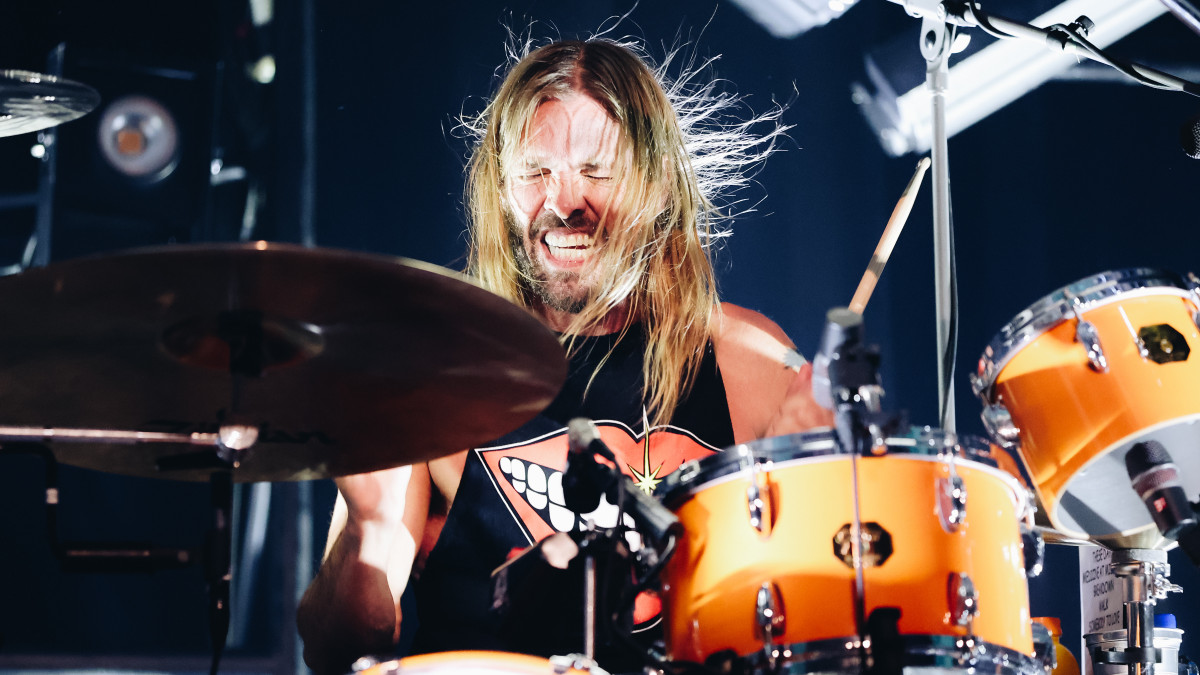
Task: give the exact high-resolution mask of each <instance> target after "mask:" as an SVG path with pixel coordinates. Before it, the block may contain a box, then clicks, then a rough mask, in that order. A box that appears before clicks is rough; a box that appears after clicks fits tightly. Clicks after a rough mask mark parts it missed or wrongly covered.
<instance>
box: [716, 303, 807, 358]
mask: <svg viewBox="0 0 1200 675" xmlns="http://www.w3.org/2000/svg"><path fill="white" fill-rule="evenodd" d="M713 346H714V347H715V348H716V349H717V351H718V354H719V353H720V352H721V351H724V352H725V353H726V355H727V356H732V357H735V358H742V357H752V356H758V357H761V358H765V359H766V361H763V362H762V363H771V364H772V366H774V365H781V364H784V363H787V360H786V357H787V355H788V352H790V351H792V350H793V349H794V345H793V344H792V341H791V339H789V338H788V336H787V334H786V333H784V332H783V329H782V328H780V327H779V324H777V323H775V322H774V321H772V320H770V319H768V318H767V317H766V316H764V315H763V314H761V313H759V312H756V311H754V310H752V309H746V308H745V307H740V306H738V305H735V304H733V303H729V302H723V303H721V306H720V307H719V309H718V311H716V312H714V314H713Z"/></svg>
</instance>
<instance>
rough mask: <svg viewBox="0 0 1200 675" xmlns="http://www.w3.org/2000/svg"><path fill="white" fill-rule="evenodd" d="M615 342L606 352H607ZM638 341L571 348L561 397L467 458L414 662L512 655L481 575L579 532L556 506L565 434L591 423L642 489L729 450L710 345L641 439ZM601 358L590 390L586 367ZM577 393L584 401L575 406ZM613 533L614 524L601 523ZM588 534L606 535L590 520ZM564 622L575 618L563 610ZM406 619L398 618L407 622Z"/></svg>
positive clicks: (420, 603)
mask: <svg viewBox="0 0 1200 675" xmlns="http://www.w3.org/2000/svg"><path fill="white" fill-rule="evenodd" d="M614 342H615V343H616V345H615V347H614ZM645 344H646V342H645V336H644V335H643V334H642V331H640V330H636V331H631V332H630V333H629V334H627V335H626V337H625V339H623V340H620V341H619V342H617V335H616V334H613V335H601V336H594V337H588V338H582V339H580V340H578V341H577V342H576V349H575V353H574V355H573V356H572V358H571V360H570V364H569V368H568V374H567V381H566V384H565V385H564V387H563V389H562V391H560V392H559V394H558V396H557V397H556V398H555V399H554V401H553V402H552V403H551V404H550V406H549V407H548V408H546V410H545V411H543V412H542V413H541V414H540V415H538V416H537V417H535V418H534V419H533V420H531V421H530V422H529V423H527V424H525V425H524V426H522V427H521V428H520V429H518V430H516V431H514V432H512V433H510V434H508V435H506V436H504V437H502V438H499V439H497V440H496V441H495V442H493V443H489V444H488V445H487V446H485V447H481V448H477V449H474V450H471V451H469V452H468V453H467V458H466V467H465V469H464V471H463V476H462V481H461V483H460V484H459V488H458V494H457V495H456V496H455V499H454V505H453V507H452V508H451V510H450V513H449V514H448V516H447V519H446V523H445V526H444V527H443V529H442V532H441V535H440V536H439V538H438V541H437V544H436V545H435V546H434V548H433V551H432V552H431V553H430V555H429V558H428V560H427V562H426V565H425V568H424V570H423V572H422V573H421V576H420V578H419V579H416V580H415V581H414V585H415V589H414V590H415V593H416V604H417V623H418V628H417V632H416V636H415V639H414V641H413V648H412V651H413V652H414V653H423V652H439V651H451V650H463V649H483V650H495V651H516V649H514V648H513V646H512V645H510V644H507V643H506V641H505V639H504V638H503V637H501V635H500V634H501V632H502V631H501V630H500V626H499V622H498V619H497V617H496V616H495V615H494V614H493V613H492V611H491V609H490V608H491V600H492V597H491V578H490V576H491V573H492V571H493V570H494V569H496V568H497V567H499V566H500V565H502V564H503V563H504V562H505V561H506V559H507V558H508V557H509V555H510V553H512V552H513V551H514V550H516V549H520V548H524V547H528V546H530V545H532V544H534V543H536V542H537V541H540V540H541V539H543V538H545V537H547V536H549V535H550V534H553V533H554V532H556V531H558V532H567V531H572V530H576V529H579V520H578V518H577V517H576V515H575V514H574V513H573V512H571V511H569V510H567V509H566V507H565V506H563V505H562V504H563V498H562V483H561V480H562V476H561V472H562V470H563V468H564V466H565V465H566V456H567V435H566V426H567V422H568V421H569V420H571V419H572V418H575V417H587V418H590V419H592V420H594V421H595V422H596V424H597V426H598V427H599V429H600V433H601V437H602V438H603V439H604V441H605V442H606V443H607V444H608V446H609V447H610V448H611V449H612V450H613V452H614V453H615V454H616V455H617V458H618V460H621V463H622V464H624V466H622V467H621V468H622V469H623V470H624V471H625V472H626V473H628V474H629V475H631V476H632V478H633V480H634V481H635V482H638V484H639V485H640V486H643V489H651V490H652V489H653V487H654V486H656V485H658V483H659V482H661V480H662V479H663V478H665V477H666V475H667V474H669V473H670V472H672V471H674V470H675V469H676V468H678V467H679V465H680V464H682V463H683V462H685V461H687V460H690V459H698V458H700V457H704V456H707V455H709V454H711V453H713V452H717V451H719V450H720V449H721V448H725V447H728V446H730V445H732V444H733V427H732V422H731V421H730V417H729V405H728V402H727V401H726V398H725V387H724V384H723V383H722V381H721V375H720V373H719V372H718V370H717V364H716V357H715V355H714V353H713V348H712V344H711V343H710V344H709V345H708V347H707V349H706V352H705V355H704V359H703V361H702V363H701V366H700V370H699V372H698V373H697V377H696V381H695V384H694V386H693V388H692V391H691V392H690V393H689V395H688V396H687V397H686V398H685V399H684V400H683V401H681V402H680V404H679V405H678V407H677V408H676V411H675V414H674V415H673V416H672V418H671V422H670V424H669V425H666V426H661V427H656V428H651V429H646V426H647V423H646V421H645V413H644V410H643V404H642V362H643V351H644V349H645ZM610 350H612V354H611V356H610V357H609V358H608V360H607V361H606V362H605V363H604V365H603V367H602V368H601V370H600V371H599V373H597V374H596V376H595V378H594V379H592V381H591V385H590V388H589V386H588V381H589V379H591V378H592V373H593V372H594V371H595V368H596V365H597V364H598V363H600V361H601V360H602V359H603V358H604V356H605V355H606V354H608V353H609V351H610ZM585 389H586V395H585ZM612 516H613V517H612V520H614V521H615V512H614V513H613V514H612ZM594 518H595V519H596V522H597V524H599V525H601V526H611V523H609V524H606V523H605V522H604V518H603V516H601V515H595V516H594ZM562 603H563V609H562V612H563V616H564V617H568V616H570V617H574V616H579V615H580V614H579V613H578V612H579V609H578V605H579V604H581V603H580V601H579V600H577V599H575V598H563V599H562ZM407 620H408V617H406V621H407Z"/></svg>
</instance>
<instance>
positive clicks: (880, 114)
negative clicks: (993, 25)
mask: <svg viewBox="0 0 1200 675" xmlns="http://www.w3.org/2000/svg"><path fill="white" fill-rule="evenodd" d="M983 9H984V10H985V11H986V10H987V9H988V7H986V6H984V7H983ZM1165 11H1166V8H1165V7H1164V6H1163V4H1162V3H1161V2H1160V1H1159V0H1067V2H1064V3H1062V4H1060V5H1058V6H1056V7H1054V8H1053V9H1051V10H1049V11H1047V12H1045V13H1043V14H1042V15H1041V16H1038V17H1036V18H1034V19H1032V20H1030V21H1029V23H1031V24H1033V25H1034V26H1038V27H1045V26H1049V25H1052V24H1056V23H1061V24H1067V23H1070V22H1072V21H1075V19H1077V18H1078V17H1079V16H1081V15H1086V16H1087V17H1089V18H1091V19H1092V20H1093V21H1094V22H1095V24H1096V26H1095V29H1094V30H1093V31H1092V32H1091V34H1090V35H1089V40H1090V41H1091V42H1092V43H1094V44H1095V45H1096V46H1098V47H1100V48H1104V47H1107V46H1108V45H1111V44H1112V43H1114V42H1116V41H1117V40H1119V39H1121V38H1123V37H1125V36H1126V35H1128V34H1129V33H1131V32H1133V31H1134V30H1137V29H1138V28H1140V27H1142V26H1144V25H1145V24H1147V23H1149V22H1150V21H1151V20H1153V19H1154V18H1156V17H1158V16H1160V15H1161V14H1163V13H1164V12H1165ZM1011 18H1013V19H1019V20H1025V17H1020V16H1012V17H1011ZM914 21H916V20H915V19H914ZM914 25H916V24H914ZM966 32H967V34H969V35H971V37H972V41H973V42H974V41H989V42H990V43H989V44H986V46H983V47H982V48H978V49H976V50H975V51H973V52H972V51H968V52H967V53H966V54H964V55H963V56H961V57H959V60H958V62H957V63H953V64H952V65H951V67H950V76H949V77H950V80H949V82H950V86H949V88H948V89H947V91H946V132H947V135H948V136H954V134H956V133H958V132H959V131H962V130H963V129H966V128H967V127H970V126H971V125H972V124H974V123H976V122H978V121H979V120H981V119H983V118H984V117H987V116H988V115H990V114H991V113H993V112H995V111H996V110H998V109H1000V108H1002V107H1004V106H1006V105H1008V104H1009V103H1011V102H1013V101H1015V100H1016V99H1018V98H1020V97H1021V96H1023V95H1024V94H1026V93H1028V92H1030V91H1032V90H1033V89H1036V88H1037V87H1038V86H1040V85H1041V84H1042V83H1043V82H1045V81H1046V80H1049V79H1051V78H1053V77H1055V76H1057V75H1058V74H1060V73H1062V72H1064V71H1066V70H1068V69H1070V68H1072V67H1073V66H1075V65H1076V63H1077V58H1076V57H1075V56H1072V55H1070V54H1067V53H1064V52H1061V51H1054V50H1052V49H1050V48H1048V47H1047V46H1045V45H1042V44H1038V43H1037V42H1033V41H1028V40H995V41H993V39H992V38H991V37H988V36H987V35H985V34H984V33H982V32H981V31H979V30H978V29H966ZM865 61H866V63H865V65H866V71H867V78H868V80H869V81H870V84H871V87H872V88H868V87H867V86H865V85H863V84H861V83H857V82H856V83H854V84H853V85H852V86H851V90H852V94H853V97H854V101H855V102H856V103H858V104H859V110H860V111H861V112H862V114H863V116H864V117H866V119H867V122H868V123H869V124H870V125H871V127H872V128H873V129H874V130H875V133H876V134H877V136H878V138H879V142H880V144H881V145H882V146H883V149H884V151H885V152H886V153H887V154H888V155H890V156H892V157H899V156H901V155H905V154H908V153H923V152H926V151H928V150H929V148H930V144H931V140H932V121H931V120H932V116H933V110H932V106H931V104H930V98H929V89H928V88H927V87H926V86H925V83H924V78H925V61H924V59H922V58H921V54H920V51H919V48H918V43H917V37H916V32H915V31H914V32H913V34H912V38H911V58H897V56H896V50H895V49H893V50H891V52H890V53H889V54H888V55H886V56H880V55H878V54H868V55H867V57H866V59H865ZM902 64H903V65H902ZM898 91H900V92H903V93H901V94H897V93H896V92H898Z"/></svg>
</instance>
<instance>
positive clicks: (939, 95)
mask: <svg viewBox="0 0 1200 675" xmlns="http://www.w3.org/2000/svg"><path fill="white" fill-rule="evenodd" d="M954 35H955V28H954V26H953V25H951V24H947V23H942V22H939V21H937V20H933V19H925V20H923V21H922V22H921V54H922V55H923V56H924V57H925V60H926V64H927V65H926V70H925V83H926V85H928V87H929V92H930V99H931V101H932V105H933V120H932V121H933V137H932V144H931V147H930V151H931V159H932V160H933V261H934V273H933V283H934V304H935V307H936V311H937V375H938V419H939V423H940V426H941V427H942V428H943V429H945V430H946V431H950V432H953V431H954V430H955V429H954V426H955V425H954V377H953V372H954V363H953V354H954V347H955V346H954V345H953V344H952V340H953V338H954V336H953V334H952V333H953V331H952V330H951V328H952V326H951V321H952V312H953V304H952V303H953V284H954V279H953V274H954V270H953V265H952V260H953V255H954V241H953V233H952V232H951V229H950V166H949V153H948V150H947V143H946V139H947V134H946V89H947V87H948V86H949V79H950V67H949V63H950V52H951V47H952V45H953V43H954Z"/></svg>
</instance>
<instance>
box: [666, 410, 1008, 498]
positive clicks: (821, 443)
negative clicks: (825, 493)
mask: <svg viewBox="0 0 1200 675" xmlns="http://www.w3.org/2000/svg"><path fill="white" fill-rule="evenodd" d="M884 443H885V445H886V446H887V452H886V453H885V454H887V455H916V456H923V457H945V456H950V455H949V453H948V452H947V451H948V450H953V459H954V461H956V462H957V461H969V462H975V463H977V464H982V465H984V466H986V467H988V468H992V469H998V468H999V463H998V462H997V461H996V460H995V459H994V458H993V456H992V450H991V446H990V445H989V444H988V442H987V441H986V440H984V439H982V438H980V437H977V436H970V435H967V436H962V437H961V438H959V437H957V436H956V435H955V434H954V433H952V432H946V431H943V430H941V429H938V428H934V427H928V426H926V427H917V426H914V427H911V428H910V429H909V431H908V433H907V434H905V435H903V436H889V437H887V438H886V439H885V440H884ZM845 456H846V453H844V452H842V451H841V448H840V447H839V446H838V443H837V440H836V437H835V436H834V433H833V431H832V430H830V429H821V430H816V431H806V432H803V433H798V434H788V435H785V436H773V437H770V438H763V439H759V440H757V441H750V442H748V443H741V444H738V445H735V446H731V447H729V448H726V449H725V450H723V451H722V452H720V453H718V454H715V455H710V456H708V457H704V458H703V459H699V460H692V461H690V462H685V463H684V464H683V465H682V466H680V467H679V468H678V469H677V470H675V471H673V472H671V473H670V474H669V475H667V477H666V479H664V481H663V483H662V485H661V486H660V487H659V491H658V494H660V495H662V501H663V503H664V504H666V505H667V506H668V507H669V508H675V507H676V506H678V505H679V504H682V503H683V502H685V501H687V499H688V498H689V497H691V496H692V495H695V494H696V493H698V492H700V491H701V490H703V489H704V488H706V487H708V486H710V485H712V484H713V483H715V482H718V481H722V480H729V479H732V478H734V477H736V476H737V475H738V474H740V473H741V472H742V471H743V470H744V469H745V468H746V466H745V464H744V463H743V462H744V459H743V458H745V460H746V461H753V462H755V463H758V464H759V465H761V466H763V467H766V468H768V469H769V470H773V469H782V468H785V467H787V466H790V465H794V464H798V463H800V462H804V461H823V460H833V459H838V458H840V457H845Z"/></svg>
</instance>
